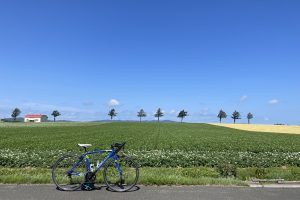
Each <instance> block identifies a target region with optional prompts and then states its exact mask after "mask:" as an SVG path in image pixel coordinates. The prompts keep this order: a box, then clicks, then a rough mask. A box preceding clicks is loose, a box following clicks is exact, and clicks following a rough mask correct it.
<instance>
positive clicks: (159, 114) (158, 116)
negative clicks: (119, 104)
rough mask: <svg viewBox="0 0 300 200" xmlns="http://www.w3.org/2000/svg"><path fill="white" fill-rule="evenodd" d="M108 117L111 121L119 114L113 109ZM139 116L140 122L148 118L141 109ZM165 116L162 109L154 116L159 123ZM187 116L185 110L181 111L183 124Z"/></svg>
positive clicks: (179, 116) (180, 116)
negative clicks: (143, 118)
mask: <svg viewBox="0 0 300 200" xmlns="http://www.w3.org/2000/svg"><path fill="white" fill-rule="evenodd" d="M108 115H109V116H110V119H111V120H112V119H113V118H114V117H115V116H117V112H116V110H115V109H114V108H113V109H111V110H110V111H109V112H108ZM137 116H138V117H139V118H140V122H142V117H147V114H146V112H145V111H144V109H141V110H140V111H139V112H137ZM163 116H164V113H163V112H162V110H161V109H160V108H158V109H157V111H156V113H155V114H154V117H156V118H157V121H158V122H159V118H160V117H163ZM186 116H188V112H187V111H184V110H182V111H180V112H179V113H178V115H177V117H178V118H181V122H182V121H183V118H185V117H186Z"/></svg>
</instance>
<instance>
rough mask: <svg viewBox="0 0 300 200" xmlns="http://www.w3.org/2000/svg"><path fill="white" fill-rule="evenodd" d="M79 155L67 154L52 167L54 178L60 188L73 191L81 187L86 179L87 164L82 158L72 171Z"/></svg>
mask: <svg viewBox="0 0 300 200" xmlns="http://www.w3.org/2000/svg"><path fill="white" fill-rule="evenodd" d="M78 160H79V156H78V155H66V156H63V157H62V158H60V159H59V160H58V161H57V162H56V163H55V164H54V166H53V168H52V180H53V182H54V183H55V185H56V186H57V187H58V189H60V190H64V191H73V190H77V189H79V188H80V187H81V184H82V183H83V182H84V180H85V173H86V166H85V162H84V161H83V160H82V161H81V162H80V163H79V164H78V165H77V166H76V167H75V168H74V170H73V171H72V172H71V171H70V170H71V169H72V168H73V166H74V165H75V163H76V162H77V161H78Z"/></svg>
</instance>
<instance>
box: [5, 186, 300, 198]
mask: <svg viewBox="0 0 300 200" xmlns="http://www.w3.org/2000/svg"><path fill="white" fill-rule="evenodd" d="M19 199H20V200H21V199H22V200H44V199H47V200H48V199H55V200H60V199H64V200H69V199H70V200H77V199H78V200H79V199H80V200H82V199H84V200H92V199H97V200H98V199H101V200H106V199H107V200H112V199H119V200H125V199H129V200H143V199H149V200H150V199H155V200H190V199H191V200H196V199H201V200H202V199H205V200H219V199H220V200H234V199H236V200H257V199H263V200H279V199H280V200H281V199H282V200H294V199H295V200H299V199H300V189H299V188H295V189H288V188H281V189H279V188H249V187H216V186H212V187H211V186H140V187H139V188H136V190H135V191H132V192H125V193H117V192H110V191H108V190H107V189H106V187H102V188H101V189H98V190H94V191H75V192H63V191H59V190H56V189H55V187H54V186H53V185H0V200H19Z"/></svg>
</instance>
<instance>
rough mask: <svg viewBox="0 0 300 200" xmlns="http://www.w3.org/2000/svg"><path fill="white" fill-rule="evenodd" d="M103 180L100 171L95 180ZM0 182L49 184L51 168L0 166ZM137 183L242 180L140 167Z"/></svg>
mask: <svg viewBox="0 0 300 200" xmlns="http://www.w3.org/2000/svg"><path fill="white" fill-rule="evenodd" d="M102 181H103V175H102V172H99V173H98V176H97V182H100V183H101V182H102ZM0 183H5V184H9V183H10V184H51V183H52V179H51V169H45V168H31V167H30V168H29V167H28V168H4V167H0ZM139 184H143V185H238V186H246V184H245V183H244V181H241V180H238V179H234V178H221V177H219V175H218V172H217V171H216V170H215V169H212V168H206V167H200V168H199V167H198V168H151V167H143V168H140V178H139Z"/></svg>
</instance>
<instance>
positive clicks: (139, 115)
mask: <svg viewBox="0 0 300 200" xmlns="http://www.w3.org/2000/svg"><path fill="white" fill-rule="evenodd" d="M137 116H138V117H139V118H140V122H142V117H146V116H147V114H146V113H145V111H144V110H143V109H141V110H140V111H139V112H138V113H137Z"/></svg>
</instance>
